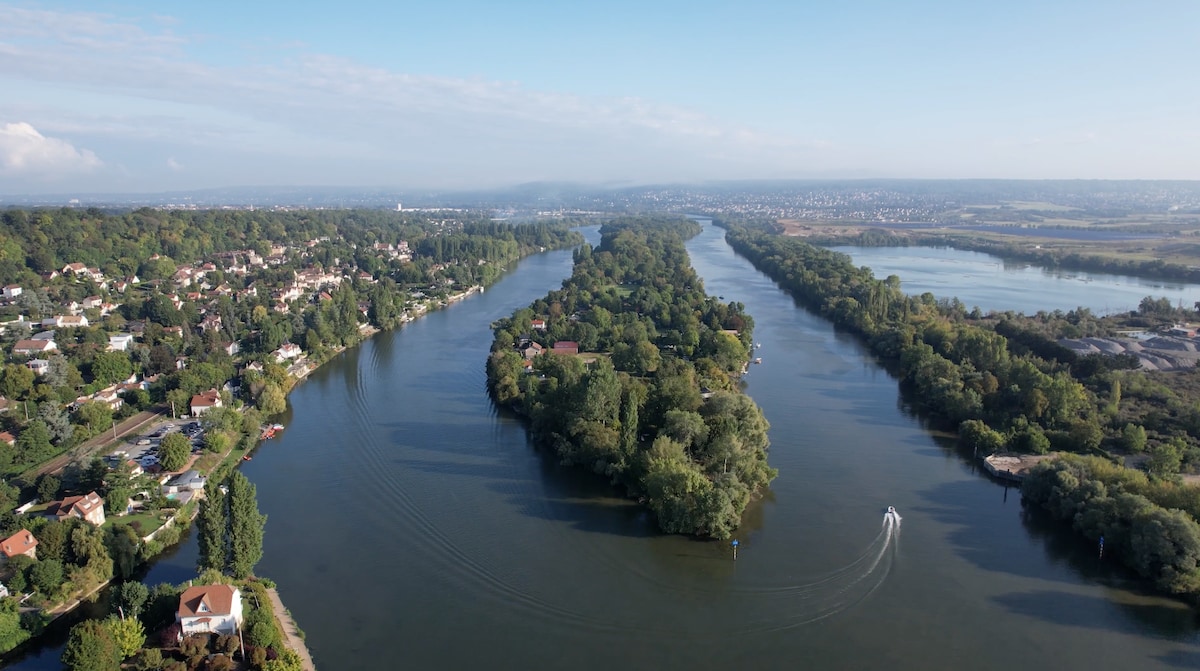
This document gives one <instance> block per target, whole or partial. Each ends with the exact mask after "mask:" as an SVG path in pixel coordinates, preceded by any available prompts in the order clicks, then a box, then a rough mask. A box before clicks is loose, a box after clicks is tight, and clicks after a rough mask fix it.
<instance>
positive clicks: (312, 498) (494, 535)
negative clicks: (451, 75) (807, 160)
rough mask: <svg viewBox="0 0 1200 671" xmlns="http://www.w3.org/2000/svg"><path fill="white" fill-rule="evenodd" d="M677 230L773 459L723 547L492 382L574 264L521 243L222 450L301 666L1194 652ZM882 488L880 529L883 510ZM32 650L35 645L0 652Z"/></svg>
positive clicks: (859, 661)
mask: <svg viewBox="0 0 1200 671" xmlns="http://www.w3.org/2000/svg"><path fill="white" fill-rule="evenodd" d="M593 237H594V234H593ZM688 248H689V251H690V253H691V256H692V261H693V264H694V265H695V267H696V269H697V270H698V272H699V273H700V275H701V276H702V277H703V278H704V280H705V285H706V288H707V290H708V291H709V293H710V294H714V295H720V296H724V298H725V300H737V301H741V302H743V303H744V304H745V305H746V308H747V310H748V311H749V313H750V314H751V315H753V317H754V319H755V322H756V335H755V339H756V340H758V341H760V342H761V343H762V347H761V349H760V350H759V355H760V356H762V358H763V364H762V365H756V366H751V367H750V371H749V373H748V375H747V376H746V380H745V381H746V391H747V392H748V393H749V394H751V395H752V396H753V397H754V399H755V400H756V401H757V402H758V403H759V404H761V405H762V407H763V409H764V412H765V413H766V416H767V418H768V419H769V420H770V422H771V424H772V429H771V440H772V451H771V463H772V465H774V466H775V467H777V468H778V469H779V472H780V475H779V478H778V479H777V480H776V481H775V482H774V483H773V485H772V487H771V491H770V492H769V493H768V495H767V496H766V497H765V498H764V499H763V500H762V501H761V502H759V503H757V504H755V505H753V506H752V508H751V509H750V510H749V511H748V512H747V515H746V519H745V522H744V526H743V528H742V529H741V530H740V532H739V534H738V540H739V542H740V546H739V550H738V557H737V560H736V561H734V560H733V557H732V552H731V548H730V547H729V545H727V544H726V543H717V542H705V541H697V540H691V539H687V538H682V537H676V536H661V535H658V534H657V533H655V531H654V524H653V521H652V520H651V519H649V518H648V517H647V515H646V514H645V513H644V512H643V511H642V510H641V509H640V508H638V507H637V506H635V505H631V504H630V503H629V502H628V501H625V500H622V499H621V498H619V497H616V496H614V492H613V491H612V490H611V489H610V488H609V487H608V486H607V485H606V484H605V483H604V482H602V481H599V480H597V479H596V478H594V477H592V476H590V475H587V474H583V473H579V472H578V471H574V470H567V469H563V468H560V467H558V466H557V465H555V464H554V463H553V461H552V460H551V459H548V458H546V457H545V456H544V455H542V454H539V453H538V452H537V451H535V450H534V449H533V448H532V447H531V446H530V445H529V443H528V441H527V438H526V433H525V428H524V427H523V425H522V424H521V422H520V420H519V419H517V418H515V417H512V416H510V415H509V414H508V413H506V412H503V411H498V410H497V409H496V408H495V407H494V406H493V405H492V403H491V402H490V400H489V399H488V397H487V394H486V392H485V388H484V372H483V359H484V356H485V355H486V352H487V350H488V347H489V345H490V342H491V334H490V332H489V329H488V325H489V324H490V322H492V321H493V320H494V319H496V318H499V317H502V316H505V315H508V314H509V313H511V311H512V310H513V309H515V308H516V307H519V306H524V305H526V304H528V303H529V302H530V301H531V300H533V299H535V298H537V297H540V296H542V295H543V294H544V293H545V292H546V291H547V290H548V289H550V288H553V287H556V286H558V284H559V282H560V281H561V279H562V278H564V277H566V276H567V275H568V274H569V272H570V253H569V252H565V251H564V252H552V253H547V254H542V255H539V256H536V257H533V258H530V259H527V260H525V261H523V262H522V263H521V264H520V267H519V268H518V269H517V270H516V271H515V272H513V273H510V274H509V275H508V276H507V277H505V278H504V279H502V280H501V281H500V282H499V283H498V284H496V285H495V286H494V287H493V288H491V289H489V290H488V291H487V292H486V293H484V294H482V295H476V296H473V297H471V298H469V299H467V300H465V301H463V302H462V303H459V304H456V305H454V306H451V307H450V308H448V309H446V310H443V311H439V312H436V313H433V314H430V315H428V316H426V317H424V318H422V319H421V320H419V321H417V322H414V323H413V324H410V325H408V326H406V327H405V328H404V329H402V330H400V331H397V332H395V333H389V334H381V335H380V336H377V337H376V338H374V339H372V340H371V341H370V342H368V343H366V344H365V345H364V346H362V347H361V348H358V349H356V350H354V351H351V352H347V353H345V354H343V355H342V356H341V357H339V358H338V359H337V360H335V361H333V362H331V363H330V364H328V365H327V366H325V367H324V368H322V369H321V370H319V371H317V372H316V373H315V374H314V375H313V376H311V377H310V378H309V380H308V381H306V382H305V383H304V384H302V385H300V386H299V387H298V388H297V389H296V390H295V391H294V392H293V393H292V395H291V397H290V399H289V400H290V406H291V407H290V410H289V416H288V417H287V418H286V420H285V423H286V424H287V425H288V428H287V430H286V431H285V432H284V433H283V435H282V437H281V438H279V439H277V440H272V441H270V442H268V443H266V444H265V445H263V446H262V447H261V448H260V450H259V451H258V453H257V455H256V456H255V459H254V460H253V461H252V462H249V463H246V464H244V465H243V469H244V471H245V473H246V474H247V475H248V476H249V477H250V479H251V480H252V481H253V482H255V483H256V485H257V487H258V496H259V502H260V507H261V508H262V510H263V511H264V512H265V513H267V514H268V516H269V520H268V527H267V534H266V548H265V550H266V554H265V558H264V559H263V561H262V562H261V563H260V564H259V567H258V569H259V572H260V573H261V574H263V575H266V576H270V577H271V578H272V579H274V580H275V581H276V582H277V583H278V584H279V588H280V592H281V594H282V595H283V598H284V601H285V602H286V604H287V605H288V607H289V608H290V610H291V611H292V613H294V614H295V616H296V618H297V620H298V621H299V622H300V624H301V626H302V627H303V628H304V629H305V631H306V633H307V642H308V644H309V647H310V649H311V651H312V653H313V655H314V657H315V658H316V662H317V665H318V666H319V667H321V668H322V669H326V670H330V669H355V670H358V669H364V670H370V669H380V670H383V669H389V670H390V669H395V668H401V667H406V668H444V669H467V668H489V669H558V668H575V669H583V670H589V669H596V670H600V669H604V670H606V671H607V670H609V669H613V668H630V669H667V668H694V669H724V670H727V669H730V668H745V669H775V668H780V669H782V668H795V667H797V666H802V667H808V668H818V669H826V668H829V669H834V668H836V669H844V668H853V669H876V668H888V669H901V670H903V669H913V670H917V669H922V670H923V669H950V668H971V669H997V670H1000V669H1003V670H1005V671H1008V670H1010V669H1012V668H1050V667H1054V668H1067V669H1076V668H1078V669H1094V668H1130V669H1132V668H1137V669H1169V668H1185V667H1186V668H1191V667H1195V666H1196V665H1198V664H1200V628H1198V623H1197V619H1196V617H1195V615H1194V614H1193V612H1192V611H1191V610H1190V609H1189V608H1187V607H1185V606H1183V605H1181V604H1179V603H1178V602H1175V601H1173V600H1170V599H1166V598H1162V597H1156V596H1151V595H1146V594H1144V593H1142V592H1140V591H1139V590H1137V589H1136V588H1135V587H1133V586H1132V585H1133V583H1131V582H1130V581H1129V579H1128V576H1127V575H1126V574H1125V573H1123V572H1122V571H1120V570H1119V569H1116V568H1115V567H1112V566H1110V565H1109V564H1108V563H1107V562H1106V561H1101V560H1099V559H1098V558H1097V557H1096V556H1095V555H1094V553H1093V552H1092V548H1090V547H1086V546H1084V545H1082V544H1081V543H1079V542H1077V541H1076V539H1075V537H1074V536H1073V535H1071V534H1070V533H1064V532H1063V530H1062V529H1061V528H1059V527H1058V526H1056V525H1054V524H1051V523H1048V522H1046V521H1045V520H1044V519H1042V517H1040V516H1039V515H1036V514H1029V513H1026V512H1024V511H1023V510H1022V506H1021V505H1020V500H1019V499H1020V496H1019V494H1018V492H1016V491H1015V490H1006V489H1005V487H1004V486H1003V485H1000V484H998V483H995V482H992V481H990V480H988V479H986V478H985V477H983V476H981V475H980V474H978V473H977V472H976V471H975V468H974V467H973V465H972V464H971V463H970V461H969V460H968V459H966V458H965V457H963V456H961V455H959V454H957V453H956V452H955V451H954V449H953V445H952V443H951V442H949V441H948V440H946V439H945V438H944V437H939V436H938V435H937V434H936V433H935V432H932V431H930V430H929V429H927V428H926V427H925V425H924V424H923V423H922V421H921V419H920V418H919V417H918V416H915V415H914V414H913V413H912V412H910V411H909V410H908V409H907V407H906V404H905V402H904V400H903V399H902V398H901V396H900V394H899V393H898V390H897V384H896V381H895V380H894V379H892V378H890V377H889V376H888V375H887V374H886V373H885V372H884V370H883V369H882V368H880V367H879V366H878V365H877V364H875V363H874V362H873V361H872V360H871V358H870V357H869V355H868V354H867V353H866V352H865V351H864V350H863V349H862V348H861V347H859V346H858V345H857V344H856V343H855V342H854V341H853V340H852V339H850V338H848V337H846V336H843V335H841V334H838V333H836V332H835V331H834V330H833V329H832V328H831V327H830V326H829V325H828V324H827V323H825V322H824V321H822V320H821V319H819V318H817V317H814V316H813V315H811V314H809V313H807V312H805V311H804V310H803V309H800V308H798V307H797V306H796V305H795V303H794V302H793V301H792V300H791V299H790V298H789V297H788V296H787V295H786V294H784V293H782V292H781V291H780V290H779V289H778V288H777V287H776V286H775V285H774V283H772V282H771V281H770V280H768V279H767V278H766V277H764V276H763V275H761V274H760V273H758V272H757V271H755V270H754V269H753V267H752V266H751V265H750V264H749V263H748V262H746V261H745V260H744V259H741V258H740V257H737V256H736V255H734V253H733V252H732V250H730V249H729V247H728V246H727V245H726V244H725V243H724V241H723V239H722V232H721V231H720V230H719V229H715V228H714V227H712V226H706V227H705V230H704V232H703V233H702V234H701V235H700V236H698V237H697V238H695V239H693V240H692V241H690V242H689V243H688ZM902 277H903V276H902ZM1063 307H1064V309H1065V308H1067V307H1071V306H1063ZM889 505H894V506H896V507H897V508H898V509H899V512H900V514H901V515H902V516H903V522H902V530H899V531H897V530H896V529H893V528H892V527H891V526H889V525H886V524H885V520H884V516H883V511H884V509H885V508H886V507H887V506H889ZM892 532H896V533H892ZM194 562H195V542H194V539H192V538H189V539H188V540H187V541H186V542H185V543H184V544H183V545H182V546H181V547H180V549H179V550H178V551H177V553H176V554H175V555H173V556H171V557H168V558H166V559H164V560H163V561H160V562H159V563H157V564H156V565H155V566H154V567H153V568H152V569H151V575H150V576H148V578H147V582H150V583H154V582H158V581H160V580H164V579H165V580H172V581H178V580H183V579H186V578H188V577H190V576H191V570H192V569H191V567H192V565H193V564H194ZM56 660H57V651H55V650H54V649H52V648H51V649H46V650H44V651H42V652H40V653H37V654H34V655H31V656H30V657H27V658H26V659H25V660H23V661H21V662H18V663H17V664H16V665H14V666H13V667H12V668H17V669H56V668H58V666H57V662H56Z"/></svg>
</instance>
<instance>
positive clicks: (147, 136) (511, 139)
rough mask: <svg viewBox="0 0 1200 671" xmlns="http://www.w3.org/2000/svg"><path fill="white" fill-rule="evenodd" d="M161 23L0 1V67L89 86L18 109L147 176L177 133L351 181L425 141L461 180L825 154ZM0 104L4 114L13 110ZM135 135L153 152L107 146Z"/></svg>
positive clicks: (678, 118)
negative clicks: (283, 54)
mask: <svg viewBox="0 0 1200 671" xmlns="http://www.w3.org/2000/svg"><path fill="white" fill-rule="evenodd" d="M165 25H168V24H167V22H165V21H163V20H162V19H161V18H160V17H151V19H149V20H145V21H137V20H130V19H126V18H120V17H112V16H106V15H100V14H93V13H67V12H56V11H42V10H26V9H19V8H13V7H5V6H3V5H0V78H7V79H9V80H12V81H15V82H23V83H25V84H24V85H25V86H26V87H27V88H34V87H38V88H40V89H42V90H45V91H51V92H53V93H47V94H46V97H43V98H39V99H34V100H33V101H32V104H35V105H40V106H42V107H43V108H45V107H47V106H49V105H53V104H54V103H50V102H48V101H49V100H50V99H52V98H58V99H61V98H63V97H66V96H70V97H71V98H73V99H76V100H87V101H89V102H90V103H91V104H90V105H88V106H86V107H85V108H84V109H87V110H88V111H87V112H83V111H81V110H80V106H79V105H78V104H72V105H69V106H65V105H62V104H61V103H59V104H58V105H56V107H57V109H55V110H47V111H46V112H45V113H43V114H41V115H39V116H38V117H36V118H33V117H29V116H25V117H24V118H27V119H30V120H32V121H33V122H34V123H36V124H37V125H38V126H39V127H42V128H45V129H53V130H52V131H51V132H59V133H70V134H71V135H72V136H73V137H87V138H92V139H97V138H98V139H102V141H101V145H102V146H109V145H110V144H112V143H114V142H119V143H121V144H119V145H114V146H113V147H112V148H110V149H108V150H106V151H107V152H108V153H109V154H110V158H112V159H113V160H115V161H118V162H121V163H127V164H129V165H131V166H133V167H134V168H135V170H137V171H138V172H141V173H143V174H145V175H146V177H147V178H148V179H151V180H153V179H157V178H159V177H161V175H159V174H157V173H155V171H156V170H161V166H162V160H163V159H162V156H163V155H164V154H166V155H168V156H169V155H172V153H174V152H175V151H181V150H180V149H176V148H175V147H173V146H171V145H176V146H177V145H180V144H190V145H192V147H194V148H199V151H202V152H210V153H212V154H213V155H216V154H218V153H220V152H226V153H228V152H240V153H242V154H243V155H244V156H246V157H247V158H248V157H249V156H251V155H252V156H254V157H256V158H255V160H254V161H253V162H254V163H255V164H256V169H257V170H258V172H259V173H263V172H266V173H267V174H270V175H272V178H274V179H295V176H296V175H299V174H301V172H302V171H307V174H308V175H310V176H311V177H310V180H311V181H316V182H323V181H326V180H327V179H328V175H331V174H336V175H337V176H338V177H339V178H341V179H344V180H346V181H357V182H360V183H362V182H365V181H366V180H370V181H371V182H372V183H378V182H380V181H383V182H387V181H394V180H397V179H406V178H411V177H420V178H422V179H430V178H432V177H434V176H433V175H432V174H431V173H430V171H429V165H430V160H431V159H432V158H433V157H437V159H436V160H440V161H442V162H443V165H444V172H445V173H446V174H447V175H456V176H457V179H461V180H463V181H476V180H478V179H480V178H481V177H487V176H489V175H490V176H492V177H493V178H495V176H496V175H499V174H503V175H505V176H506V177H507V178H508V179H512V180H516V181H523V180H527V179H539V178H561V179H612V178H621V179H634V180H654V179H669V178H673V177H682V176H684V175H685V174H686V175H687V176H688V177H694V178H711V177H716V176H742V177H747V176H756V173H759V174H761V172H762V171H763V170H769V171H771V172H778V171H781V170H783V171H786V170H789V169H798V168H810V167H811V165H809V163H810V161H811V160H812V158H813V157H814V156H815V155H822V156H828V154H829V151H828V150H829V146H828V144H827V143H822V142H820V141H814V140H811V139H807V138H799V137H795V136H787V135H780V134H772V133H763V132H760V131H758V130H754V129H750V128H745V127H742V126H739V125H736V124H730V123H726V122H724V121H721V120H718V119H713V118H711V117H710V116H708V115H705V114H702V113H698V112H696V111H694V110H690V109H684V108H680V107H676V106H671V105H664V104H661V103H659V102H656V101H651V100H645V99H641V98H632V97H595V96H592V97H588V96H579V95H571V94H566V93H561V92H554V91H537V90H531V89H529V88H528V87H525V86H522V85H521V84H519V83H514V82H504V81H490V80H484V79H477V78H453V77H433V76H425V75H420V74H411V73H405V72H398V71H394V70H389V69H384V68H379V67H373V66H369V65H365V64H362V63H358V62H355V61H352V60H349V59H345V58H341V57H337V56H331V55H327V54H322V53H318V52H316V51H313V50H311V49H304V48H297V49H295V50H294V51H291V52H289V54H288V57H287V58H286V59H285V60H280V61H277V62H273V63H262V62H254V61H249V62H241V63H236V64H233V65H218V64H214V63H211V62H206V61H203V60H199V59H198V58H196V57H195V55H194V54H196V53H202V52H203V51H204V45H203V42H204V40H203V39H199V38H196V39H193V38H190V37H189V36H188V35H187V34H186V33H183V34H180V33H176V32H174V30H176V29H180V28H181V26H179V25H178V24H176V25H174V26H170V27H164V26H165ZM225 60H226V62H228V60H229V59H225ZM39 101H40V102H39ZM98 101H99V102H100V103H102V104H97V102H98ZM5 107H6V105H2V104H0V113H5V111H6V110H5V109H4V108H5ZM7 107H9V108H10V109H8V110H7V114H8V115H9V116H10V118H12V115H13V114H14V113H15V112H16V111H17V110H14V109H12V107H13V105H12V103H9V104H8V105H7ZM151 109H153V110H158V112H157V113H155V112H152V111H150V110H151ZM17 118H22V117H17ZM95 141H100V140H95ZM151 146H155V147H160V149H158V150H157V151H153V150H151V149H149V147H151ZM134 147H139V148H143V147H144V148H147V149H146V151H153V156H151V155H145V156H143V157H141V158H138V159H136V160H135V159H134V157H132V156H130V157H129V158H125V157H124V156H122V157H120V158H117V157H116V154H114V152H118V151H120V152H124V153H125V154H130V152H132V151H134V149H133V148H134ZM138 151H142V149H138ZM182 151H187V150H182ZM188 156H189V170H188V171H187V174H188V175H189V176H190V177H191V178H203V176H204V173H205V170H204V169H203V168H201V167H199V166H202V165H208V164H211V163H212V161H205V160H204V158H203V157H202V156H199V155H197V154H196V153H195V150H193V151H189V152H188ZM93 158H94V157H93ZM339 160H340V161H342V162H341V163H338V161H339ZM369 161H375V162H376V163H375V166H374V168H373V169H371V170H368V169H367V168H366V167H365V166H366V164H367V162H369ZM139 165H140V166H141V169H140V170H138V168H137V166H139ZM243 166H244V167H246V168H247V169H249V168H250V166H249V162H247V161H243ZM172 170H173V171H175V170H176V169H175V168H172ZM224 175H225V177H224V178H226V179H229V178H232V179H237V178H238V177H236V176H235V175H234V174H233V173H232V172H229V173H224ZM258 179H261V177H260V178H258Z"/></svg>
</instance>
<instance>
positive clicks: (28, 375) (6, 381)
mask: <svg viewBox="0 0 1200 671" xmlns="http://www.w3.org/2000/svg"><path fill="white" fill-rule="evenodd" d="M34 379H35V376H34V374H33V371H32V370H30V369H29V368H26V367H25V366H22V365H20V364H15V363H10V364H5V365H4V370H3V377H0V395H3V396H4V397H5V398H9V399H13V400H16V399H18V398H25V397H26V396H27V395H28V394H29V392H30V390H32V389H33V381H34Z"/></svg>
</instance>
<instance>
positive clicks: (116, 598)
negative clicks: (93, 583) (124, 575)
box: [112, 580, 150, 618]
mask: <svg viewBox="0 0 1200 671" xmlns="http://www.w3.org/2000/svg"><path fill="white" fill-rule="evenodd" d="M149 599H150V588H149V587H146V586H145V585H143V584H142V583H140V582H138V581H136V580H130V581H128V582H123V583H121V586H120V587H118V588H116V589H114V590H113V592H112V610H113V612H115V613H119V614H121V615H123V616H124V617H127V618H128V617H138V616H140V615H141V613H142V609H143V608H145V606H146V602H147V601H148V600H149Z"/></svg>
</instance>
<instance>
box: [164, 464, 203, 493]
mask: <svg viewBox="0 0 1200 671" xmlns="http://www.w3.org/2000/svg"><path fill="white" fill-rule="evenodd" d="M204 482H205V479H204V476H203V475H201V474H200V471H197V470H195V469H189V470H187V471H184V472H183V473H180V474H179V475H177V476H175V477H174V478H172V479H171V480H170V481H169V482H168V483H167V484H165V485H163V487H162V493H163V495H164V496H170V495H171V494H178V493H180V492H185V491H190V492H199V491H203V490H204Z"/></svg>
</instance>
